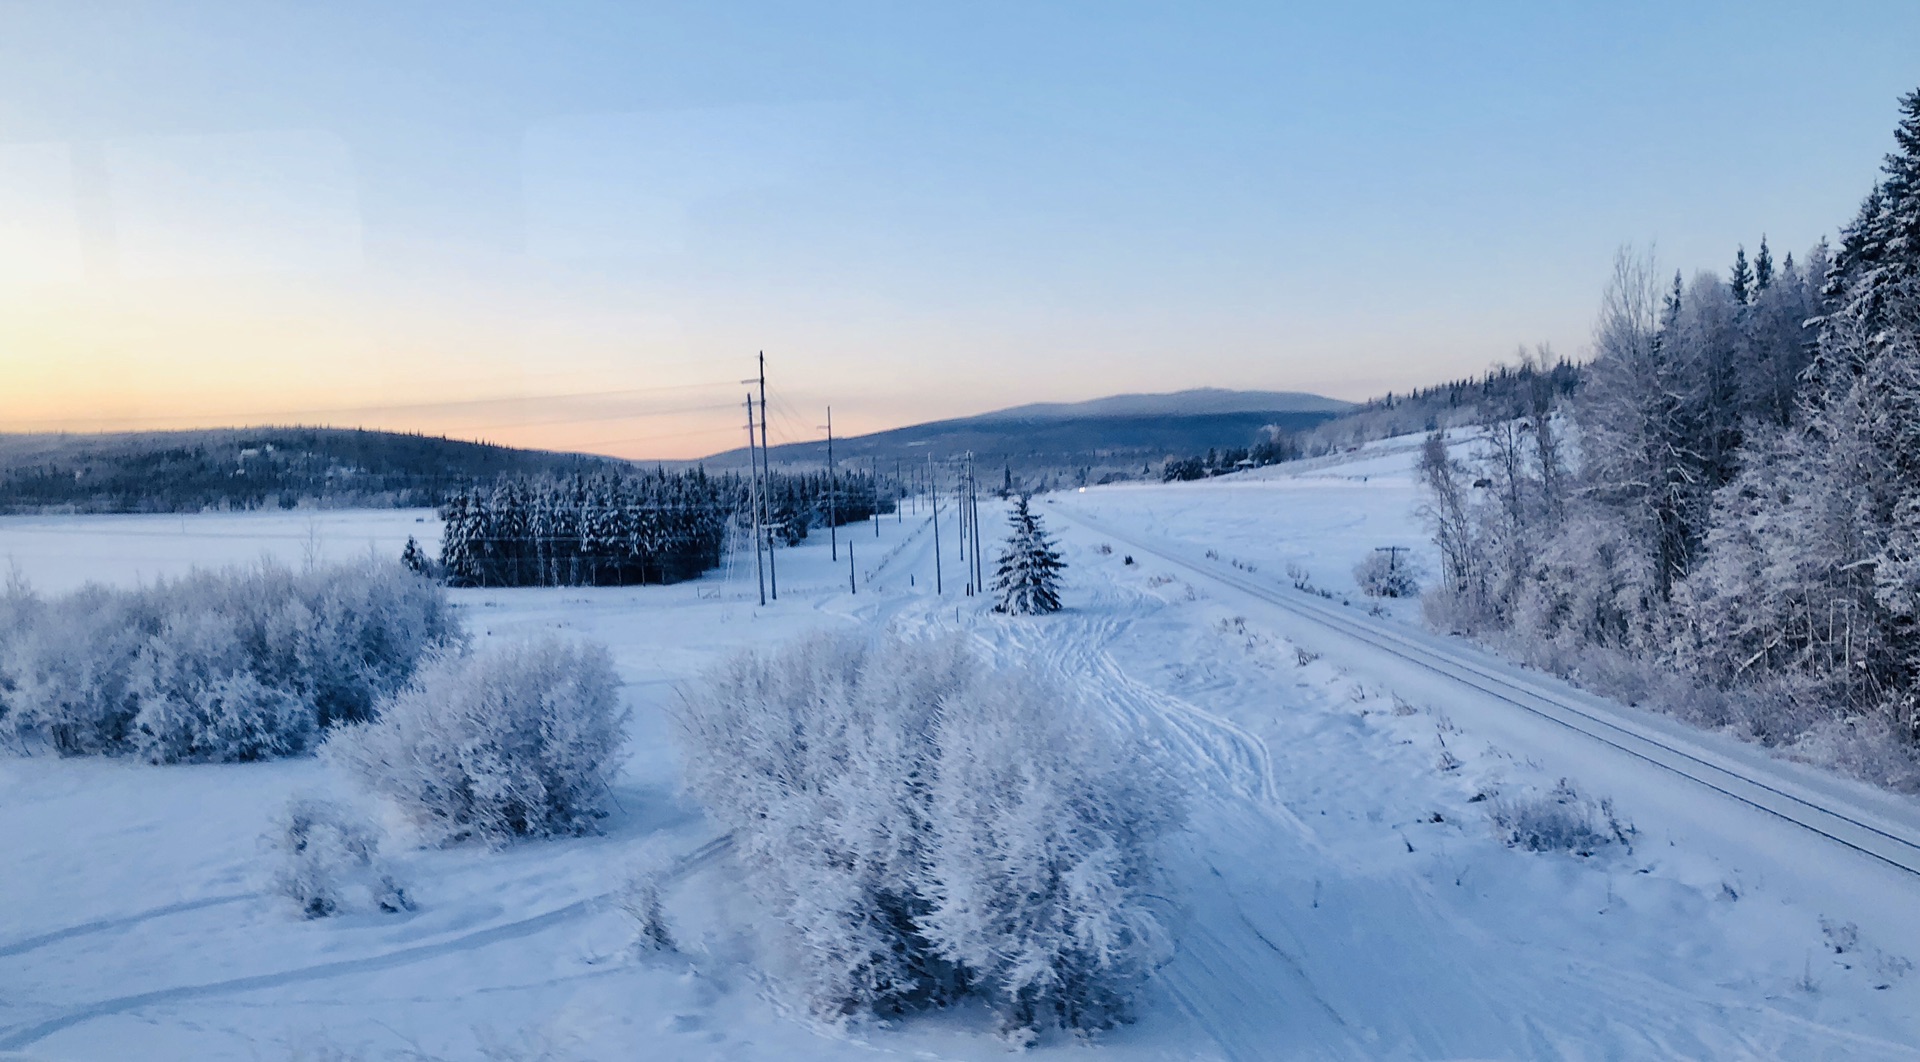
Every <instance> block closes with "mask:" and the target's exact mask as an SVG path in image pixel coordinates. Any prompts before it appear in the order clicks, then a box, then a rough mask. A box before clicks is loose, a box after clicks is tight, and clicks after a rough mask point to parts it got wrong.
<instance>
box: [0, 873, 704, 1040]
mask: <svg viewBox="0 0 1920 1062" xmlns="http://www.w3.org/2000/svg"><path fill="white" fill-rule="evenodd" d="M732 847H733V837H732V836H731V835H722V836H720V837H716V838H714V839H713V840H711V841H708V842H707V843H706V844H703V845H701V846H700V847H698V848H696V849H694V850H693V851H691V852H688V853H687V854H686V855H684V856H681V857H680V858H679V859H678V860H675V861H674V863H673V865H672V866H671V867H669V868H668V869H667V871H666V873H665V874H664V875H663V876H662V880H665V881H673V880H677V879H679V878H681V877H683V876H684V875H687V874H690V873H692V872H693V871H695V870H697V869H699V868H700V867H702V866H705V865H706V864H708V863H711V862H713V861H714V860H716V859H718V858H720V856H722V855H724V854H726V853H727V852H728V851H729V850H730V849H731V848H732ZM611 899H612V894H610V893H604V894H601V895H599V896H589V897H587V898H586V899H583V900H575V901H574V902H573V903H570V904H567V905H566V906H565V907H560V908H556V909H554V910H552V911H548V912H547V913H545V914H541V915H535V916H533V917H531V918H522V919H519V920H517V921H512V922H505V923H502V924H500V925H496V926H489V927H487V928H485V929H478V930H475V931H473V932H471V933H463V934H461V935H459V936H456V937H451V938H449V939H447V940H440V941H435V942H434V943H431V944H419V945H415V946H414V947H410V948H401V949H399V950H398V951H390V952H385V953H383V954H379V955H367V956H362V957H361V958H357V959H339V960H335V961H333V962H323V963H319V964H316V965H313V966H302V967H298V968H296V969H292V970H281V971H277V972H274V973H264V974H250V975H248V976H245V977H235V978H230V979H228V980H225V981H214V982H211V983H209V984H198V985H180V986H176V987H173V988H156V989H153V990H151V991H147V992H139V993H135V994H133V995H129V996H119V997H117V998H114V999H103V1000H99V1001H97V1002H94V1003H88V1004H85V1005H83V1006H80V1007H76V1008H74V1009H73V1010H70V1011H67V1012H66V1013H65V1014H60V1015H57V1016H55V1017H52V1018H48V1019H45V1020H43V1021H38V1022H34V1023H32V1024H29V1025H24V1026H19V1027H16V1028H13V1029H8V1030H5V1031H0V1051H20V1050H24V1049H26V1048H28V1047H31V1046H32V1045H34V1044H36V1043H39V1042H40V1041H41V1040H44V1039H46V1038H47V1037H49V1036H52V1035H53V1034H54V1033H57V1032H59V1031H61V1030H62V1029H68V1028H71V1027H73V1026H75V1025H79V1024H81V1023H82V1022H88V1021H92V1020H93V1019H95V1018H104V1017H107V1016H109V1015H113V1014H123V1013H125V1012H127V1011H130V1010H138V1009H140V1008H141V1007H147V1006H153V1005H154V1004H166V1003H179V1002H184V1001H187V1000H193V999H202V998H206V997H209V996H224V995H232V994H234V993H238V992H252V991H257V990H259V989H263V988H279V987H281V986H283V985H291V984H299V983H301V982H305V981H320V980H325V979H327V978H330V977H340V976H344V975H346V974H353V973H366V972H369V971H373V970H386V969H391V968H393V967H396V966H406V965H408V964H410V963H414V962H419V961H421V960H423V959H431V958H436V957H438V956H442V955H454V954H458V953H460V952H466V951H472V950H474V949H476V948H482V947H486V946H487V945H489V944H497V943H499V942H500V941H503V940H514V939H517V938H519V937H525V936H530V935H532V934H534V933H537V932H539V931H541V930H543V929H546V928H548V927H550V926H555V925H559V924H561V923H563V922H567V921H571V920H572V919H575V918H578V917H580V916H582V915H586V914H590V913H592V912H594V911H597V910H600V909H602V908H604V907H605V906H606V904H607V903H608V902H609V901H610V900H611ZM200 906H210V904H205V903H202V904H200ZM29 943H32V942H29Z"/></svg>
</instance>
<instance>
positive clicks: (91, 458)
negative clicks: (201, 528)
mask: <svg viewBox="0 0 1920 1062" xmlns="http://www.w3.org/2000/svg"><path fill="white" fill-rule="evenodd" d="M608 467H627V462H624V461H619V460H616V459H614V458H610V457H596V456H590V455H584V454H559V453H549V452H546V451H541V450H516V449H513V448H511V447H506V446H493V445H489V444H487V443H477V442H463V441H461V440H458V439H444V438H439V437H436V436H429V435H409V434H401V433H397V432H384V431H360V430H355V429H341V428H220V429H211V430H204V431H165V432H129V433H116V434H102V435H74V434H65V433H61V434H0V512H12V513H20V512H41V511H47V510H72V511H77V512H197V511H200V510H202V509H208V508H235V509H255V508H272V507H289V508H290V507H293V506H297V505H324V506H332V507H340V506H371V507H392V506H412V505H437V504H439V503H440V501H441V500H442V499H443V498H444V497H445V496H446V494H447V492H448V491H450V490H453V489H455V488H458V487H463V486H466V485H468V484H471V483H475V482H483V481H487V480H491V479H493V478H494V477H496V476H499V475H502V474H507V473H534V474H537V473H567V472H576V471H587V470H591V469H596V468H608Z"/></svg>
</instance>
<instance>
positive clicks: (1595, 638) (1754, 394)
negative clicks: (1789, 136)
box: [1421, 91, 1920, 789]
mask: <svg viewBox="0 0 1920 1062" xmlns="http://www.w3.org/2000/svg"><path fill="white" fill-rule="evenodd" d="M1901 114H1902V117H1901V122H1900V126H1899V129H1898V131H1897V133H1896V138H1897V148H1896V150H1895V152H1894V153H1893V154H1891V155H1889V156H1888V157H1887V159H1886V163H1885V165H1884V168H1883V173H1882V177H1881V180H1880V181H1879V183H1878V184H1877V185H1876V186H1875V187H1874V188H1873V190H1872V191H1871V192H1870V193H1869V195H1868V196H1867V197H1866V199H1865V201H1864V202H1863V203H1862V205H1861V207H1860V210H1859V212H1858V214H1857V215H1856V216H1855V217H1854V219H1853V220H1852V221H1851V222H1850V223H1849V224H1848V225H1847V226H1846V227H1845V228H1844V229H1843V230H1842V234H1841V238H1840V241H1839V246H1838V248H1837V249H1830V248H1829V247H1828V246H1827V245H1826V243H1825V242H1824V241H1823V242H1822V243H1821V244H1820V245H1819V246H1816V247H1815V248H1813V249H1812V250H1811V251H1810V252H1808V253H1807V254H1806V255H1805V256H1804V257H1803V258H1802V259H1801V260H1799V261H1795V260H1794V259H1793V258H1792V256H1786V257H1784V258H1782V259H1781V260H1780V261H1778V262H1776V261H1775V260H1774V258H1773V255H1772V252H1771V250H1770V249H1769V248H1768V247H1767V245H1766V242H1765V240H1764V239H1763V240H1762V241H1761V243H1760V245H1759V248H1758V250H1757V251H1756V253H1755V254H1754V256H1753V257H1752V258H1751V259H1749V258H1748V256H1747V255H1746V253H1745V250H1744V248H1743V249H1741V250H1740V251H1739V252H1738V253H1736V255H1735V256H1734V260H1733V263H1732V266H1731V268H1730V269H1729V270H1728V272H1727V273H1726V275H1724V276H1722V275H1717V274H1713V273H1701V274H1699V275H1696V276H1695V277H1693V278H1692V279H1691V280H1690V281H1689V280H1686V279H1685V278H1684V277H1682V276H1680V275H1678V274H1676V275H1675V276H1674V277H1673V278H1672V280H1671V281H1670V282H1669V281H1667V280H1666V279H1665V278H1664V277H1663V276H1662V275H1661V274H1659V273H1657V272H1656V271H1655V270H1654V268H1653V267H1652V265H1651V263H1649V262H1648V261H1646V260H1645V259H1644V258H1641V257H1636V256H1633V255H1631V254H1626V253H1623V254H1622V257H1621V259H1620V261H1619V263H1618V265H1617V268H1616V270H1615V274H1614V277H1613V279H1612V282H1611V283H1610V285H1609V287H1608V290H1607V292H1606V295H1605V298H1604V300H1603V302H1602V307H1601V313H1600V319H1599V323H1598V326H1597V329H1596V337H1595V350H1594V359H1593V361H1592V363H1591V364H1590V365H1589V366H1588V367H1587V370H1586V373H1585V381H1584V386H1583V387H1581V389H1580V393H1579V394H1578V395H1577V396H1576V397H1575V398H1574V400H1573V401H1572V402H1571V403H1570V406H1569V408H1570V412H1571V417H1570V419H1569V421H1568V422H1567V423H1566V424H1565V426H1566V427H1570V428H1572V429H1573V431H1572V433H1571V434H1572V436H1573V438H1574V440H1575V441H1576V443H1577V445H1575V446H1569V445H1567V442H1568V440H1566V439H1563V437H1562V436H1563V434H1564V433H1563V432H1562V431H1561V427H1562V419H1561V418H1559V417H1556V416H1543V415H1539V413H1538V412H1535V413H1530V414H1527V415H1524V416H1521V417H1513V418H1508V419H1505V420H1500V419H1498V418H1494V419H1491V420H1490V422H1489V427H1488V428H1487V430H1485V431H1483V432H1482V433H1480V439H1479V442H1480V445H1479V447H1478V450H1477V452H1476V454H1475V456H1474V458H1473V460H1472V462H1471V464H1470V466H1463V465H1462V464H1461V463H1458V462H1456V461H1455V460H1454V459H1453V458H1452V457H1450V455H1449V451H1448V449H1447V447H1446V444H1445V442H1444V440H1443V439H1442V438H1441V437H1440V436H1439V435H1437V434H1436V435H1435V436H1433V437H1431V438H1429V440H1428V443H1427V447H1426V451H1425V454H1424V460H1423V462H1422V466H1421V469H1422V474H1423V477H1424V479H1425V482H1426V484H1427V486H1428V488H1429V492H1430V514H1431V517H1432V521H1433V524H1434V528H1435V531H1436V537H1437V540H1438V543H1439V545H1440V548H1441V553H1442V557H1443V561H1444V578H1445V583H1444V586H1442V587H1441V588H1439V589H1438V590H1437V591H1436V592H1433V593H1430V594H1429V595H1428V604H1429V615H1430V616H1431V617H1432V618H1433V619H1435V620H1436V621H1438V622H1440V623H1442V624H1444V625H1446V626H1449V627H1452V628H1454V629H1457V630H1464V631H1474V632H1479V633H1482V634H1489V635H1493V636H1495V637H1496V638H1497V639H1499V640H1504V641H1506V642H1508V643H1509V644H1511V645H1513V646H1515V647H1517V648H1518V649H1520V650H1522V651H1523V652H1525V653H1526V654H1527V655H1529V656H1531V657H1532V658H1533V659H1534V660H1535V661H1536V662H1538V663H1541V664H1543V665H1545V666H1548V667H1552V668H1554V669H1557V670H1559V671H1561V672H1563V673H1567V674H1572V675H1575V676H1576V677H1578V678H1580V679H1582V680H1584V681H1587V682H1589V683H1590V684H1593V685H1596V686H1599V687H1602V688H1605V689H1607V690H1608V691H1609V692H1613V693H1615V694H1618V695H1622V696H1625V697H1627V698H1629V699H1632V700H1651V701H1654V702H1656V703H1660V704H1663V705H1664V706H1665V707H1667V708H1669V709H1670V710H1674V711H1677V712H1679V713H1681V714H1684V715H1687V716H1690V717H1692V718H1694V719H1695V720H1696V721H1698V722H1700V723H1702V724H1704V725H1708V726H1713V727H1726V728H1732V729H1734V730H1736V731H1739V732H1741V733H1744V734H1745V735H1747V736H1749V737H1751V738H1753V739H1755V740H1759V741H1762V742H1766V743H1768V744H1792V745H1794V746H1795V747H1796V750H1797V751H1799V752H1801V753H1802V754H1804V755H1808V756H1812V757H1815V758H1820V759H1823V760H1827V761H1829V762H1833V763H1836V764H1837V765H1840V766H1843V767H1846V768H1849V769H1852V770H1853V771H1854V772H1855V773H1857V774H1860V775H1862V776H1865V777H1869V778H1871V779H1873V780H1875V781H1879V782H1881V783H1883V784H1891V785H1895V786H1899V787H1902V788H1909V789H1911V788H1920V768H1916V758H1915V756H1914V754H1913V753H1914V750H1915V747H1916V741H1917V739H1920V91H1916V92H1914V93H1911V94H1909V95H1907V96H1905V97H1903V98H1902V100H1901ZM1576 449H1577V451H1578V453H1579V460H1578V461H1575V460H1573V459H1572V458H1571V456H1570V454H1571V453H1572V452H1573V451H1574V450H1576Z"/></svg>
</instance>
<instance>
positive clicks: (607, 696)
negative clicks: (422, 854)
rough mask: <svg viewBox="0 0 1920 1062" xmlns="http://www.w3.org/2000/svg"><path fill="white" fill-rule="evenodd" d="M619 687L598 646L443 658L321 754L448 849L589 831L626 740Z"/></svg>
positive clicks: (529, 647) (542, 646)
mask: <svg viewBox="0 0 1920 1062" xmlns="http://www.w3.org/2000/svg"><path fill="white" fill-rule="evenodd" d="M619 686H620V681H619V679H618V678H617V677H616V676H615V675H614V672H613V664H612V663H611V661H610V660H609V659H608V657H607V652H606V650H605V649H604V648H601V647H598V646H575V645H569V644H566V643H564V642H559V641H551V640H549V641H542V642H533V643H527V644H520V645H509V646H505V647H502V648H499V649H494V650H491V651H488V652H486V653H482V654H479V655H476V656H445V657H441V658H439V659H437V660H434V661H432V662H431V663H429V664H427V665H426V666H425V667H423V668H422V669H421V670H420V673H419V675H418V676H416V677H415V679H414V681H413V682H412V683H410V684H409V685H407V686H406V687H405V688H404V689H402V690H400V691H399V692H398V693H395V694H394V695H393V696H392V697H389V698H388V699H386V700H384V701H382V702H381V703H380V705H379V710H378V716H379V717H378V719H376V720H374V721H372V722H367V723H359V724H355V725H352V726H347V727H342V728H339V729H337V730H335V731H334V732H333V734H332V736H331V737H329V739H328V740H327V743H326V745H325V746H324V754H325V755H326V756H327V757H328V758H329V759H331V760H333V761H334V762H335V763H338V764H339V765H341V766H342V767H344V768H345V769H346V770H347V771H348V772H349V773H350V774H352V775H353V776H354V777H356V778H358V779H359V780H360V781H362V782H363V783H365V784H366V786H367V787H368V788H369V789H371V790H372V791H373V792H375V793H378V794H380V795H381V796H383V797H386V798H387V799H389V800H391V801H393V803H394V804H396V805H397V806H398V807H399V808H400V809H401V810H402V811H404V812H405V813H406V814H407V815H409V816H410V817H411V818H413V819H414V820H415V822H416V823H417V824H418V825H419V826H420V827H421V828H422V829H423V830H424V831H425V832H426V833H428V834H429V835H431V836H433V837H435V838H437V839H439V840H441V841H443V842H448V843H451V842H454V841H459V840H463V839H466V838H469V837H478V838H483V839H486V840H489V841H506V840H511V839H514V838H519V837H550V836H559V835H577V834H584V833H590V832H592V831H593V830H594V829H595V827H596V825H597V823H598V822H599V820H600V819H601V818H603V817H605V814H606V813H605V810H604V805H605V802H606V800H607V797H608V782H609V780H610V778H611V776H612V774H613V771H614V769H615V767H616V766H617V764H616V762H615V756H616V754H617V753H618V752H619V750H620V747H621V745H622V744H623V743H624V741H625V739H626V729H625V728H626V720H627V714H626V711H625V710H624V709H623V708H622V707H621V704H620V691H619Z"/></svg>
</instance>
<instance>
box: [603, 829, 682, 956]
mask: <svg viewBox="0 0 1920 1062" xmlns="http://www.w3.org/2000/svg"><path fill="white" fill-rule="evenodd" d="M671 870H672V866H671V864H670V863H668V862H667V861H666V860H665V859H663V858H661V857H660V856H659V855H658V854H657V853H648V855H647V856H646V857H645V858H642V859H641V860H639V861H638V862H636V863H635V864H634V865H633V866H631V867H628V868H627V876H626V879H625V880H624V881H623V882H621V885H620V888H619V889H617V890H616V891H615V894H614V902H615V903H617V904H618V905H619V907H620V913H621V914H624V915H626V916H627V921H628V922H630V923H631V924H632V925H633V950H634V951H636V952H660V951H672V950H674V943H673V930H672V928H671V927H670V926H668V924H667V911H666V905H665V904H664V903H663V902H662V899H661V893H662V891H663V890H664V889H665V888H666V885H667V881H668V875H669V873H670V872H671Z"/></svg>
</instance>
